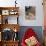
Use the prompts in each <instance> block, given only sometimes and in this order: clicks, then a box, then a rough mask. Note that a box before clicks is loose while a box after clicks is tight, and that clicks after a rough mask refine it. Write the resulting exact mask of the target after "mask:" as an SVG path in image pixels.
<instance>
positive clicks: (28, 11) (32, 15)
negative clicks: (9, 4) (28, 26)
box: [25, 6, 36, 20]
mask: <svg viewBox="0 0 46 46" xmlns="http://www.w3.org/2000/svg"><path fill="white" fill-rule="evenodd" d="M25 19H26V20H35V19H36V7H35V6H25Z"/></svg>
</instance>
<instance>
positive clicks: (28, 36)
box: [21, 28, 41, 46]
mask: <svg viewBox="0 0 46 46" xmlns="http://www.w3.org/2000/svg"><path fill="white" fill-rule="evenodd" d="M32 36H34V37H35V38H36V37H37V35H36V33H35V32H34V30H33V29H32V28H29V29H27V31H26V32H25V35H24V37H23V38H22V42H21V46H27V44H26V42H25V40H26V39H28V38H30V37H32ZM36 39H37V38H36ZM34 46H41V44H40V43H39V41H38V40H37V44H35V45H34Z"/></svg>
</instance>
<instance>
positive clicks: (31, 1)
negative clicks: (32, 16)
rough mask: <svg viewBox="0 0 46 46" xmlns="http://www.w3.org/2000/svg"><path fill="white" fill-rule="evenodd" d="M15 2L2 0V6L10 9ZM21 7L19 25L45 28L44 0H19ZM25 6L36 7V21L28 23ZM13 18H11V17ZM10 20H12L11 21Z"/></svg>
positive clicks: (0, 3) (0, 2)
mask: <svg viewBox="0 0 46 46" xmlns="http://www.w3.org/2000/svg"><path fill="white" fill-rule="evenodd" d="M14 1H15V0H9V1H8V0H0V6H2V7H4V6H5V7H7V6H8V7H9V6H14V5H15V3H14ZM17 3H18V5H17V6H19V8H20V9H19V15H20V16H19V24H20V25H21V26H43V6H42V0H21V1H20V0H17ZM25 6H35V7H36V20H30V21H27V20H26V19H25ZM10 18H11V17H10ZM9 20H10V19H9Z"/></svg>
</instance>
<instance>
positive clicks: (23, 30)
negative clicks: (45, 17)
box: [19, 26, 43, 43]
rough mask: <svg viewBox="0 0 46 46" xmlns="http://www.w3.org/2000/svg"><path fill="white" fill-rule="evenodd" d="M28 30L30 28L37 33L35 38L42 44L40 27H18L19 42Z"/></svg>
mask: <svg viewBox="0 0 46 46" xmlns="http://www.w3.org/2000/svg"><path fill="white" fill-rule="evenodd" d="M28 28H32V29H33V30H34V31H35V32H36V33H37V37H38V39H39V41H40V42H41V43H42V42H43V30H42V26H21V27H20V32H19V39H20V42H21V40H22V38H23V36H24V33H25V32H26V30H27V29H28Z"/></svg>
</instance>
